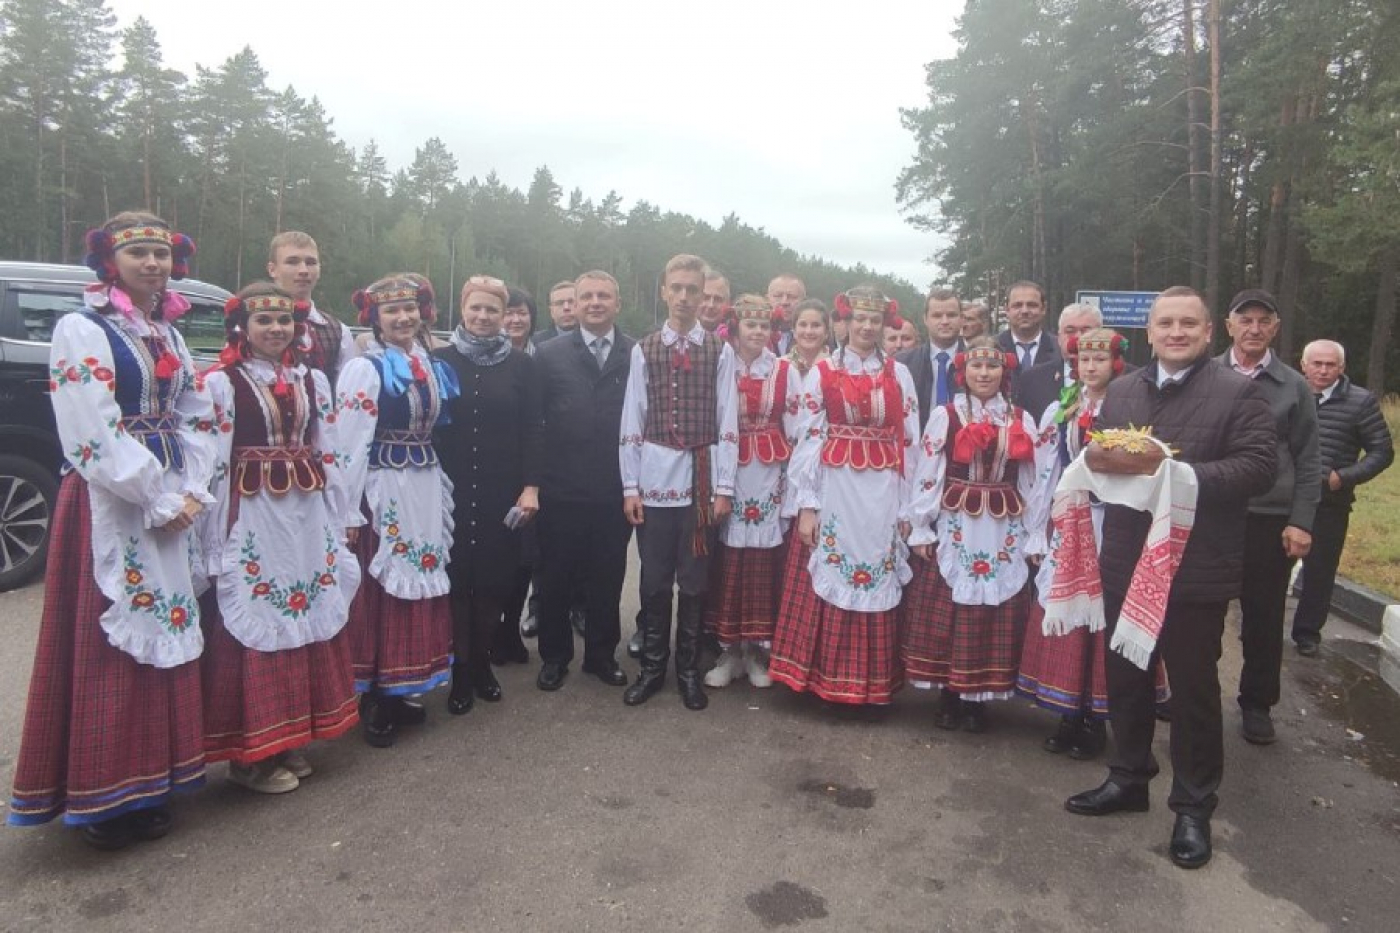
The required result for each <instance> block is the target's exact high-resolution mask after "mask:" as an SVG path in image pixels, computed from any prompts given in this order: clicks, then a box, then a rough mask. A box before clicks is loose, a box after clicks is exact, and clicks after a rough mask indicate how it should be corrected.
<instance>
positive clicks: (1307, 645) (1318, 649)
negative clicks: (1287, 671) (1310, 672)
mask: <svg viewBox="0 0 1400 933" xmlns="http://www.w3.org/2000/svg"><path fill="white" fill-rule="evenodd" d="M1297 647H1298V653H1299V654H1300V655H1302V656H1303V657H1305V658H1315V657H1317V656H1318V655H1319V654H1321V653H1322V645H1320V644H1318V643H1317V642H1315V641H1300V642H1298V645H1297Z"/></svg>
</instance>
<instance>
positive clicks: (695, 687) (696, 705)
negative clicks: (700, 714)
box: [676, 671, 710, 710]
mask: <svg viewBox="0 0 1400 933" xmlns="http://www.w3.org/2000/svg"><path fill="white" fill-rule="evenodd" d="M676 686H677V687H678V688H679V689H680V692H681V702H682V703H684V704H685V708H686V709H690V710H702V709H704V708H705V707H707V706H709V705H710V698H709V697H707V696H705V688H704V687H702V686H701V685H700V672H699V671H686V672H685V673H684V674H677V675H676Z"/></svg>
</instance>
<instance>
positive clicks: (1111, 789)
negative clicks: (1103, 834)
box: [1065, 780, 1150, 816]
mask: <svg viewBox="0 0 1400 933" xmlns="http://www.w3.org/2000/svg"><path fill="white" fill-rule="evenodd" d="M1149 806H1150V803H1149V801H1148V798H1147V785H1146V784H1116V783H1114V782H1113V781H1112V780H1108V781H1104V782H1103V783H1102V784H1100V785H1099V786H1098V787H1095V788H1094V789H1093V790H1086V791H1085V792H1084V793H1082V794H1075V795H1074V796H1073V797H1071V798H1069V799H1068V800H1066V801H1065V809H1066V810H1068V811H1069V812H1071V813H1077V814H1079V815H1080V816H1107V815H1108V814H1110V813H1145V812H1147V809H1148V807H1149Z"/></svg>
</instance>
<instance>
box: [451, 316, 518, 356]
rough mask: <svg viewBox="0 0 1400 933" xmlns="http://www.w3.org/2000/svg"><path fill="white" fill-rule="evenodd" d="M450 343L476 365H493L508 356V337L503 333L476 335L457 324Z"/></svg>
mask: <svg viewBox="0 0 1400 933" xmlns="http://www.w3.org/2000/svg"><path fill="white" fill-rule="evenodd" d="M452 345H453V346H454V347H456V348H457V352H459V353H461V354H462V355H463V356H465V357H466V358H467V359H468V361H470V362H471V363H473V364H474V365H476V366H495V365H496V364H497V363H499V362H501V361H502V360H504V359H505V358H506V357H508V356H510V338H509V337H507V336H506V335H505V334H497V335H496V336H494V337H476V336H473V335H472V334H469V333H467V332H466V331H465V330H463V329H462V326H461V325H460V324H459V325H457V327H456V328H455V329H454V330H453V331H452Z"/></svg>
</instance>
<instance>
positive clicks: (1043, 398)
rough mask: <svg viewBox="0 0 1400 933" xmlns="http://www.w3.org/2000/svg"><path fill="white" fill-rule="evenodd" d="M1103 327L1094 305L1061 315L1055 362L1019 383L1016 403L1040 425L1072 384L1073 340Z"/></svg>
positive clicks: (1075, 307)
mask: <svg viewBox="0 0 1400 933" xmlns="http://www.w3.org/2000/svg"><path fill="white" fill-rule="evenodd" d="M1102 326H1103V314H1102V313H1101V312H1100V311H1099V309H1098V308H1096V307H1094V306H1093V305H1090V304H1073V305H1069V306H1068V307H1066V308H1065V309H1064V310H1063V311H1061V312H1060V323H1059V326H1058V329H1057V331H1056V336H1057V338H1058V339H1057V341H1056V349H1057V351H1058V353H1057V354H1056V357H1055V359H1053V360H1050V361H1048V362H1045V363H1037V364H1036V365H1034V366H1032V367H1031V368H1030V369H1028V370H1026V371H1024V372H1022V373H1021V374H1020V377H1019V378H1017V379H1016V384H1015V396H1016V398H1015V401H1016V404H1017V405H1020V406H1021V407H1022V408H1023V409H1025V410H1026V412H1027V413H1029V414H1030V416H1031V417H1032V418H1034V419H1035V420H1036V423H1037V424H1039V423H1040V416H1041V415H1043V414H1045V409H1047V408H1049V407H1050V403H1051V402H1054V401H1057V400H1059V398H1060V392H1061V391H1062V390H1063V389H1064V388H1065V386H1067V385H1069V384H1070V375H1069V359H1068V357H1069V341H1070V338H1072V337H1078V336H1079V335H1080V334H1087V333H1088V332H1089V331H1091V330H1093V329H1094V328H1096V327H1102Z"/></svg>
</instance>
